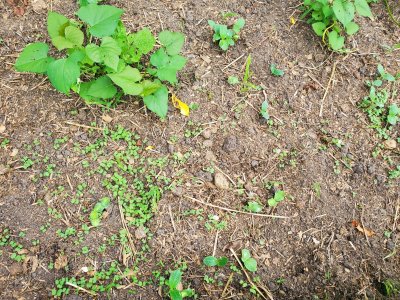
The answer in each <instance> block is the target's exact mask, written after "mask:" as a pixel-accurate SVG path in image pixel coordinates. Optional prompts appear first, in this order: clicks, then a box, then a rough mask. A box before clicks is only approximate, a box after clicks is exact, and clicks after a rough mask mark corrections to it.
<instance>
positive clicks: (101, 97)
mask: <svg viewBox="0 0 400 300" xmlns="http://www.w3.org/2000/svg"><path fill="white" fill-rule="evenodd" d="M98 2H99V1H96V0H80V1H79V3H80V5H81V7H80V9H79V10H78V11H77V16H78V17H79V19H80V20H79V21H77V20H72V19H68V18H67V17H65V16H63V15H61V14H59V13H56V12H49V14H48V18H47V29H48V33H49V36H50V38H51V42H52V44H53V45H54V47H55V48H56V49H57V50H58V51H62V53H63V54H65V55H61V56H62V57H61V58H58V59H56V58H54V57H51V56H49V55H48V52H49V46H48V45H47V44H45V43H41V42H36V43H33V44H29V45H27V46H26V47H25V49H24V50H23V51H22V53H21V54H20V55H19V57H18V59H17V61H16V63H15V68H16V70H17V71H20V72H32V73H40V74H45V75H47V76H48V78H49V80H50V82H51V84H52V85H53V86H54V87H55V89H56V90H58V91H59V92H61V93H64V94H67V95H69V94H70V91H71V90H73V91H74V92H76V93H78V94H79V96H80V97H81V98H83V99H84V100H85V101H86V102H87V103H89V104H100V105H106V106H112V105H115V104H118V103H119V102H120V101H121V97H122V96H123V95H131V96H139V97H141V98H142V99H143V102H144V104H145V105H146V107H147V108H148V109H150V110H151V111H153V112H154V113H155V114H157V115H158V116H159V117H161V118H164V117H166V115H167V111H168V88H167V86H166V85H165V83H169V84H176V83H177V82H178V79H177V72H178V71H179V70H181V69H182V68H183V67H184V66H185V64H186V61H187V60H186V58H184V57H183V56H181V55H180V52H181V50H182V47H183V44H184V41H185V36H184V35H183V34H182V33H179V32H172V31H162V32H160V33H159V35H158V41H159V43H160V44H161V47H159V48H158V49H157V50H155V51H154V52H153V50H154V49H155V48H156V39H155V37H154V36H153V34H152V33H151V31H150V29H148V28H143V29H141V30H139V31H138V32H136V33H127V30H126V28H125V26H124V25H123V23H122V22H121V21H120V18H121V15H122V14H123V12H124V11H123V10H122V9H119V8H117V7H114V6H110V5H98V4H97V3H98ZM85 41H87V44H86V45H85ZM151 52H153V53H152V54H151V55H150V53H151ZM147 55H150V60H146V59H145V58H147V57H148V56H147Z"/></svg>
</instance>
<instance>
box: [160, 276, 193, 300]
mask: <svg viewBox="0 0 400 300" xmlns="http://www.w3.org/2000/svg"><path fill="white" fill-rule="evenodd" d="M181 280H182V271H181V270H175V271H173V272H171V275H170V276H169V279H168V281H167V282H166V284H167V286H168V287H169V296H170V297H171V300H181V299H183V298H185V297H192V296H194V291H193V290H192V289H185V290H183V289H181V288H180V285H181V284H182V283H181Z"/></svg>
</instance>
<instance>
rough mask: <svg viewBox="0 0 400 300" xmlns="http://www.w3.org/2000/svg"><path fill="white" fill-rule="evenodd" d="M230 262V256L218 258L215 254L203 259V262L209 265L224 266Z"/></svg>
mask: <svg viewBox="0 0 400 300" xmlns="http://www.w3.org/2000/svg"><path fill="white" fill-rule="evenodd" d="M227 263H228V258H227V257H225V256H222V257H220V258H216V257H215V256H207V257H204V259H203V264H204V265H206V266H207V267H224V266H225V265H226V264H227Z"/></svg>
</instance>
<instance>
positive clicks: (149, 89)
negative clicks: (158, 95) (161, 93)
mask: <svg viewBox="0 0 400 300" xmlns="http://www.w3.org/2000/svg"><path fill="white" fill-rule="evenodd" d="M141 84H142V88H143V91H142V92H141V93H140V96H142V97H146V96H149V95H151V94H154V93H155V92H156V91H157V90H158V89H159V88H160V87H161V86H162V84H161V82H160V81H159V80H156V81H151V80H143V82H141Z"/></svg>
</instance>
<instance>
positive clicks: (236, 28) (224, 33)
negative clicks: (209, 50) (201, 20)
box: [208, 18, 246, 51]
mask: <svg viewBox="0 0 400 300" xmlns="http://www.w3.org/2000/svg"><path fill="white" fill-rule="evenodd" d="M245 23H246V21H245V20H244V19H243V18H240V19H238V20H237V21H236V22H235V24H233V26H232V28H228V26H227V25H222V24H217V23H215V22H214V21H213V20H208V24H209V25H210V26H211V28H212V29H213V30H214V35H213V41H214V42H218V45H219V47H220V48H221V49H222V50H224V51H226V50H228V48H229V47H230V46H234V45H235V42H236V41H237V40H238V39H239V38H240V36H239V33H240V30H242V28H243V27H244V25H245Z"/></svg>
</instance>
